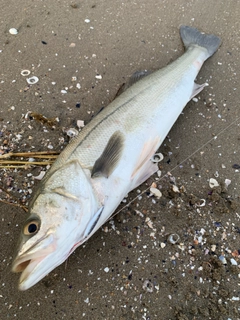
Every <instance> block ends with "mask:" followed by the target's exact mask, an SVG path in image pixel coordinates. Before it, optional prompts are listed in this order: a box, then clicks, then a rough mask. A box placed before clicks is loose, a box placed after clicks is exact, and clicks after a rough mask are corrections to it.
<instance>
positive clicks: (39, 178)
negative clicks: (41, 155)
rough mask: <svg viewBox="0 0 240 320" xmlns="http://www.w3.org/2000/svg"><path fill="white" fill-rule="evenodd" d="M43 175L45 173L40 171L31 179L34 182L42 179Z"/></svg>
mask: <svg viewBox="0 0 240 320" xmlns="http://www.w3.org/2000/svg"><path fill="white" fill-rule="evenodd" d="M45 173H46V172H45V171H41V172H40V173H39V175H38V176H34V177H33V178H34V179H35V180H42V178H43V177H44V176H45Z"/></svg>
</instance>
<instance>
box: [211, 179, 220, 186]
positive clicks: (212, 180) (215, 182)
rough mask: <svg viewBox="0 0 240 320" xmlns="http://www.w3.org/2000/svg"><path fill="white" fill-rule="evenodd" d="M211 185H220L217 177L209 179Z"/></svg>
mask: <svg viewBox="0 0 240 320" xmlns="http://www.w3.org/2000/svg"><path fill="white" fill-rule="evenodd" d="M209 186H210V188H214V187H218V186H219V183H218V182H217V180H216V179H213V178H211V179H210V180H209Z"/></svg>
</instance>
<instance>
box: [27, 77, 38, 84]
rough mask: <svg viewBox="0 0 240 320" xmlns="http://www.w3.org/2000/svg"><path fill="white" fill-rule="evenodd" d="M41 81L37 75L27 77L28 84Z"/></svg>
mask: <svg viewBox="0 0 240 320" xmlns="http://www.w3.org/2000/svg"><path fill="white" fill-rule="evenodd" d="M38 81H39V79H38V77H36V76H33V77H31V78H27V83H28V84H35V83H37V82H38Z"/></svg>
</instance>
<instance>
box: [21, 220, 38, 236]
mask: <svg viewBox="0 0 240 320" xmlns="http://www.w3.org/2000/svg"><path fill="white" fill-rule="evenodd" d="M39 229H40V222H39V221H38V220H31V221H28V222H27V223H26V225H25V227H24V229H23V233H24V234H25V235H26V236H30V235H34V234H35V233H37V232H38V230H39Z"/></svg>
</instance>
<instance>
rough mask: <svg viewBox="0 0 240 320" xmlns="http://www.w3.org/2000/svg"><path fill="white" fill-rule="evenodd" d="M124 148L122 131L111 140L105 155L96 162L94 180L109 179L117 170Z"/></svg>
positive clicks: (93, 171) (93, 173)
mask: <svg viewBox="0 0 240 320" xmlns="http://www.w3.org/2000/svg"><path fill="white" fill-rule="evenodd" d="M123 147H124V138H123V135H122V133H121V132H120V131H116V132H115V133H114V134H113V135H112V136H111V138H110V139H109V141H108V143H107V145H106V147H105V149H104V151H103V153H102V154H101V156H100V157H99V158H98V159H97V161H96V162H95V164H94V166H93V169H92V174H91V176H92V178H95V177H99V176H103V177H106V178H108V177H109V176H110V174H111V173H112V172H113V170H114V169H115V168H116V166H117V164H118V161H119V160H120V158H121V155H122V151H123Z"/></svg>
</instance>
